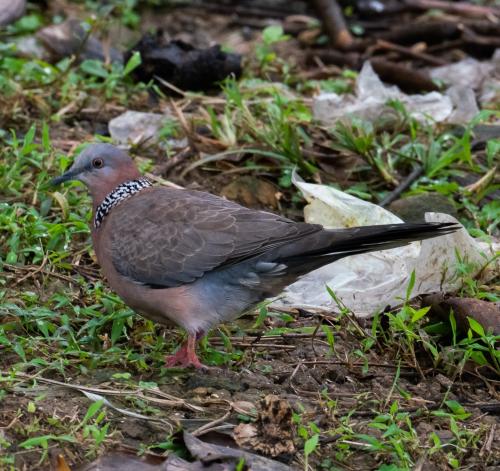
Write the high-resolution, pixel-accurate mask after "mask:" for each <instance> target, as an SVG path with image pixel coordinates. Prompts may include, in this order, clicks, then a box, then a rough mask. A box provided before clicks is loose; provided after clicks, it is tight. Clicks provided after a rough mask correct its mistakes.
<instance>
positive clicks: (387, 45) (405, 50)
mask: <svg viewBox="0 0 500 471" xmlns="http://www.w3.org/2000/svg"><path fill="white" fill-rule="evenodd" d="M376 46H377V47H379V48H381V49H385V50H387V51H395V52H398V53H400V54H403V55H405V56H408V57H413V58H414V59H420V60H422V61H425V62H428V63H429V64H432V65H437V66H440V65H446V64H447V63H448V62H447V61H445V60H443V59H438V58H437V57H434V56H431V55H430V54H426V53H425V52H418V51H414V50H413V49H411V48H409V47H404V46H400V45H398V44H394V43H391V42H389V41H386V40H384V39H379V40H377V43H376Z"/></svg>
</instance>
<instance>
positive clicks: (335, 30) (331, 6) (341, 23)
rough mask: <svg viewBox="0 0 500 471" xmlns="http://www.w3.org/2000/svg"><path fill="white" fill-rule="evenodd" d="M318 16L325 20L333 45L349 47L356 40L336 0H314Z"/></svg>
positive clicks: (341, 47)
mask: <svg viewBox="0 0 500 471" xmlns="http://www.w3.org/2000/svg"><path fill="white" fill-rule="evenodd" d="M312 3H313V4H314V6H315V8H316V11H317V13H318V16H319V17H320V18H321V20H322V21H323V26H324V28H325V31H326V33H327V34H328V37H329V38H330V41H331V43H332V46H334V47H338V48H340V49H348V48H349V46H351V45H352V44H353V42H354V39H353V37H352V36H351V33H350V32H349V30H348V28H347V25H346V22H345V20H344V15H343V14H342V10H341V8H340V7H339V5H338V3H337V1H336V0H313V2H312Z"/></svg>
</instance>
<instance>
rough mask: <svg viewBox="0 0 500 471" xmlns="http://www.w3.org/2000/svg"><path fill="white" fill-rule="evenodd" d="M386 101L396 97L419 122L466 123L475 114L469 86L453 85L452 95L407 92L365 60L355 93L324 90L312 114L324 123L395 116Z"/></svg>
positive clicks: (314, 104)
mask: <svg viewBox="0 0 500 471" xmlns="http://www.w3.org/2000/svg"><path fill="white" fill-rule="evenodd" d="M389 100H399V101H400V102H402V103H403V104H404V105H405V107H406V109H407V110H408V112H409V113H410V114H411V115H412V116H413V117H414V118H415V119H417V120H418V121H421V122H425V123H432V122H445V121H446V122H450V123H454V124H465V123H466V122H468V121H469V120H470V117H472V116H474V114H475V113H477V111H478V108H477V104H476V101H475V96H474V92H473V91H472V90H471V89H470V88H469V87H464V86H461V87H456V88H455V89H454V92H453V93H451V94H443V93H439V92H430V93H425V94H420V95H407V94H406V93H403V92H402V91H401V90H400V89H399V88H398V87H396V86H387V85H384V83H383V82H382V81H381V80H380V78H379V76H378V75H377V74H376V73H375V72H374V70H373V68H372V66H371V64H370V63H369V62H365V63H364V64H363V67H362V69H361V72H360V73H359V75H358V78H357V81H356V90H355V94H354V95H338V94H336V93H323V94H320V95H318V96H316V97H315V98H314V100H313V115H314V117H315V118H316V119H318V120H319V121H321V122H323V123H324V124H333V123H334V122H335V121H337V120H339V119H341V118H344V117H349V116H351V117H358V118H363V119H366V120H369V121H375V120H377V119H380V118H391V117H392V116H394V117H395V116H396V112H395V110H394V109H392V108H390V107H389V106H387V102H388V101H389Z"/></svg>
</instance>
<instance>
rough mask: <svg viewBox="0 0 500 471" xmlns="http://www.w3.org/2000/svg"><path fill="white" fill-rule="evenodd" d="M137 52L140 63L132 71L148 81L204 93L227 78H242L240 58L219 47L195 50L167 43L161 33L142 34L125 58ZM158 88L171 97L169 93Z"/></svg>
mask: <svg viewBox="0 0 500 471" xmlns="http://www.w3.org/2000/svg"><path fill="white" fill-rule="evenodd" d="M135 51H138V52H139V53H140V54H141V59H142V63H141V65H140V66H139V67H137V69H135V71H134V75H135V78H136V79H137V80H140V81H143V82H149V81H150V80H152V79H155V78H156V77H159V78H160V79H163V80H164V81H166V82H168V83H170V84H172V85H174V86H175V87H177V88H180V89H181V90H193V91H207V90H210V89H213V88H214V87H215V86H216V84H217V83H218V82H220V81H221V80H223V79H225V78H226V77H228V76H229V75H234V76H235V77H236V78H238V77H239V76H240V75H241V71H242V69H241V56H240V55H239V54H233V53H226V52H224V51H222V50H221V48H220V46H219V45H215V46H212V47H209V48H207V49H196V48H195V47H193V46H191V45H190V44H187V43H185V42H183V41H179V40H176V41H170V42H166V41H165V40H164V39H163V35H162V32H161V31H158V33H157V34H156V35H154V34H145V35H144V36H143V37H142V38H141V40H140V41H139V42H138V43H137V44H136V45H135V46H133V47H132V48H131V49H130V50H129V51H128V52H127V60H128V58H129V57H130V56H131V55H132V54H133V53H134V52H135ZM159 85H160V86H161V87H162V89H163V90H164V91H165V92H167V93H169V94H171V93H172V90H171V89H169V88H168V87H166V86H162V84H161V82H159Z"/></svg>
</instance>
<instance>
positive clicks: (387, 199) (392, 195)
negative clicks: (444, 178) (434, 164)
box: [379, 165, 424, 208]
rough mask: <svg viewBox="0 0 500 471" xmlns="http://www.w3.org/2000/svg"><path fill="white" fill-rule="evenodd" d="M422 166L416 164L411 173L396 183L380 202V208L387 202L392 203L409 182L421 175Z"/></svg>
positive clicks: (409, 184)
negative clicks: (392, 189) (393, 188)
mask: <svg viewBox="0 0 500 471" xmlns="http://www.w3.org/2000/svg"><path fill="white" fill-rule="evenodd" d="M423 170H424V169H423V168H422V167H421V166H420V165H417V166H416V167H415V168H414V169H413V170H412V171H411V173H410V174H409V175H408V176H407V177H406V178H405V179H404V180H403V181H402V182H401V183H400V184H399V185H398V187H397V188H396V189H395V190H394V191H391V193H389V194H388V195H387V196H386V197H385V198H384V199H383V200H382V201H381V202H380V203H379V206H382V208H385V207H386V206H387V205H388V204H390V203H392V202H393V201H394V200H396V199H397V198H399V196H400V195H401V194H402V193H403V192H404V191H406V190H407V189H408V188H409V187H410V186H411V184H412V183H413V182H414V181H415V180H417V178H419V177H420V175H422V172H423Z"/></svg>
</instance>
